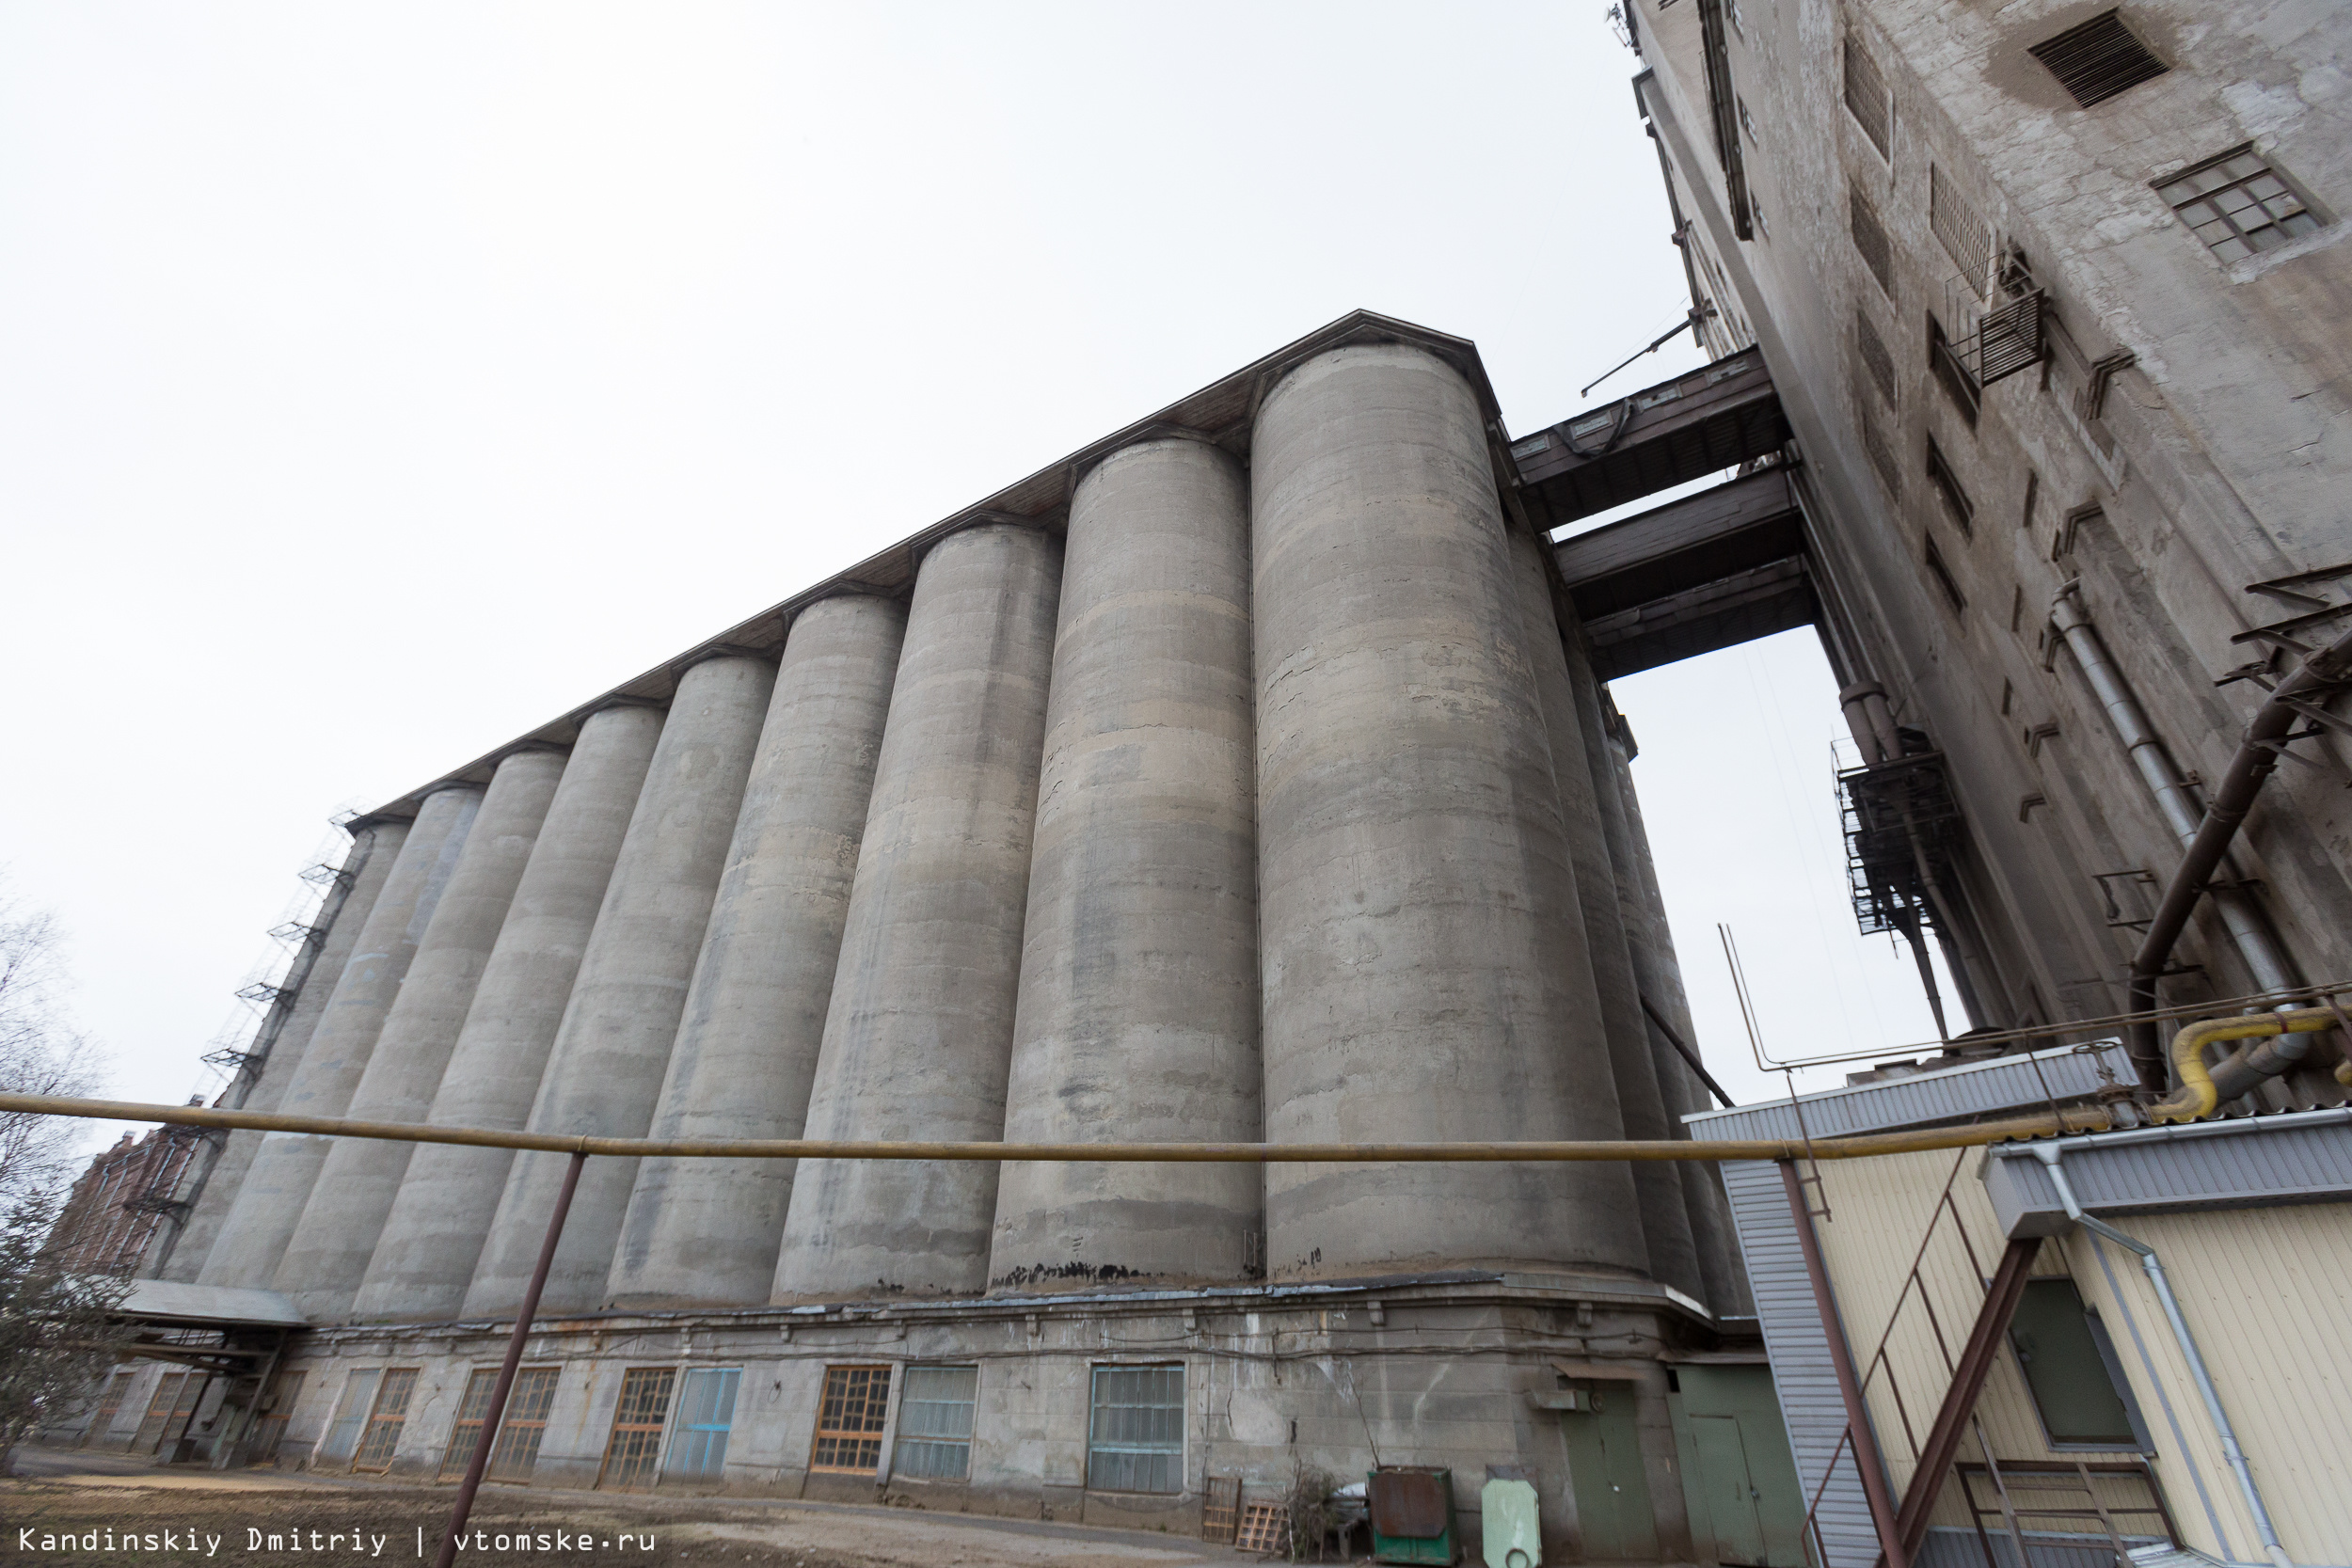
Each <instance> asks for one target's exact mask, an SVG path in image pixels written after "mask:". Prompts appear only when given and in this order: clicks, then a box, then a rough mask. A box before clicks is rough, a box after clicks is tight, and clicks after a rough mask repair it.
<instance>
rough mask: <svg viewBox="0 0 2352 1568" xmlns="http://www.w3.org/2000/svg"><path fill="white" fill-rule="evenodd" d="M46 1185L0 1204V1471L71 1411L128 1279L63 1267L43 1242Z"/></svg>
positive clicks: (99, 1357) (93, 1374)
mask: <svg viewBox="0 0 2352 1568" xmlns="http://www.w3.org/2000/svg"><path fill="white" fill-rule="evenodd" d="M56 1217H57V1200H56V1195H55V1194H54V1193H36V1194H33V1195H31V1196H25V1197H21V1198H19V1199H18V1200H17V1201H16V1203H15V1204H14V1206H13V1207H11V1208H9V1209H8V1210H7V1211H6V1212H0V1476H5V1475H7V1474H8V1467H9V1460H10V1458H11V1456H12V1455H13V1454H14V1452H15V1450H16V1446H17V1445H18V1444H19V1443H21V1442H23V1441H24V1439H26V1438H27V1437H30V1436H32V1435H33V1434H34V1433H37V1432H39V1431H40V1429H41V1428H43V1427H45V1426H50V1425H53V1424H55V1423H56V1422H58V1421H61V1420H63V1419H65V1418H67V1417H69V1416H71V1415H72V1414H73V1412H74V1410H75V1408H76V1407H77V1406H78V1405H79V1404H80V1403H81V1402H83V1401H85V1400H87V1398H88V1397H89V1393H90V1390H91V1388H92V1387H93V1386H95V1385H96V1384H97V1382H98V1380H99V1378H100V1377H101V1376H103V1374H104V1372H105V1370H106V1369H107V1367H108V1366H109V1365H110V1364H111V1363H112V1362H113V1361H114V1359H115V1353H116V1350H117V1347H119V1345H121V1344H122V1343H123V1342H124V1341H125V1340H126V1339H127V1338H128V1331H127V1330H125V1329H124V1328H122V1327H121V1326H120V1325H119V1324H117V1323H113V1322H112V1321H111V1315H112V1313H113V1312H114V1310H115V1308H116V1307H119V1306H120V1305H121V1302H122V1297H123V1295H124V1293H125V1292H126V1291H129V1290H130V1288H131V1287H130V1282H129V1281H128V1280H123V1279H115V1278H109V1277H106V1276H104V1275H82V1274H68V1273H66V1272H65V1271H63V1270H62V1269H60V1268H58V1267H57V1266H56V1260H55V1259H53V1258H51V1257H50V1256H49V1255H48V1254H47V1253H46V1252H45V1251H44V1250H43V1243H46V1242H47V1241H48V1239H49V1227H50V1226H51V1225H52V1224H53V1223H54V1222H55V1221H56Z"/></svg>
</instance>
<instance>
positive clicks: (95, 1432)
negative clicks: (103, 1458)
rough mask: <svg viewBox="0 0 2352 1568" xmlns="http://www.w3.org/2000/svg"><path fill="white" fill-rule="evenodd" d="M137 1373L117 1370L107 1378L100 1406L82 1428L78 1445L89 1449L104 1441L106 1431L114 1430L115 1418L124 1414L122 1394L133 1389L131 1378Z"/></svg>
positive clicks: (100, 1395) (100, 1394) (99, 1401)
mask: <svg viewBox="0 0 2352 1568" xmlns="http://www.w3.org/2000/svg"><path fill="white" fill-rule="evenodd" d="M136 1375H137V1374H136V1373H134V1372H117V1373H115V1374H114V1376H112V1377H110V1378H108V1379H107V1380H106V1386H105V1387H104V1388H103V1390H101V1392H100V1393H99V1396H98V1408H97V1409H96V1410H95V1411H93V1412H92V1413H91V1415H90V1418H89V1425H87V1426H86V1427H84V1428H83V1429H82V1440H81V1442H80V1443H79V1444H77V1445H75V1446H76V1447H78V1448H85V1449H87V1448H88V1447H89V1446H90V1445H91V1444H92V1443H97V1442H103V1440H104V1439H105V1436H106V1433H109V1432H112V1431H113V1430H114V1425H115V1418H116V1417H117V1416H119V1415H121V1414H122V1396H123V1395H125V1394H127V1393H129V1392H130V1391H131V1379H132V1378H133V1377H135V1376H136Z"/></svg>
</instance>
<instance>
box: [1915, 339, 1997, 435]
mask: <svg viewBox="0 0 2352 1568" xmlns="http://www.w3.org/2000/svg"><path fill="white" fill-rule="evenodd" d="M1928 364H1929V366H1930V367H1931V369H1933V370H1934V372H1935V379H1936V383H1937V384H1938V385H1939V386H1941V387H1942V388H1944V390H1945V392H1946V394H1947V395H1948V396H1949V397H1950V398H1951V400H1952V406H1953V407H1955V408H1957V409H1959V410H1960V417H1961V418H1962V419H1963V420H1967V421H1968V428H1969V429H1971V430H1974V429H1976V428H1977V411H1978V408H1979V404H1982V403H1983V401H1984V392H1983V390H1982V389H1981V388H1979V387H1978V385H1977V378H1976V377H1975V376H1973V375H1971V374H1969V373H1968V366H1967V364H1966V362H1965V361H1963V359H1962V358H1961V356H1960V351H1959V350H1957V349H1955V348H1954V347H1953V346H1952V342H1951V340H1950V339H1948V338H1947V337H1945V336H1944V325H1943V323H1941V322H1939V321H1937V320H1936V319H1935V318H1934V317H1933V316H1930V317H1929V318H1928Z"/></svg>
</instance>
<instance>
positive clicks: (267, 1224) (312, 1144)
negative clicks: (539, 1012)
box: [198, 785, 482, 1285]
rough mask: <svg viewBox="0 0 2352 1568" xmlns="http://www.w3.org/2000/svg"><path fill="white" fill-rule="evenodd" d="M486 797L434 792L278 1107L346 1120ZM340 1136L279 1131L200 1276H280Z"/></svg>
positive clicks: (269, 1138)
mask: <svg viewBox="0 0 2352 1568" xmlns="http://www.w3.org/2000/svg"><path fill="white" fill-rule="evenodd" d="M481 805H482V791H481V790H480V789H478V788H473V787H469V786H465V785H452V786H451V787H449V788H446V789H440V790H436V791H435V792H434V793H433V794H431V795H429V796H427V797H426V798H425V800H424V804H423V806H422V807H421V809H420V810H419V811H418V813H417V819H416V822H415V825H414V826H412V827H411V828H410V829H409V830H408V835H407V837H406V838H405V840H404V841H403V842H402V844H401V848H400V855H399V858H398V859H396V860H395V861H394V862H393V863H392V870H391V875H390V876H389V878H388V879H386V881H385V883H384V890H383V892H382V893H380V894H378V895H376V899H375V903H374V906H373V908H372V909H370V910H369V911H368V918H367V923H366V925H365V926H363V927H361V929H360V933H359V940H358V944H357V945H356V947H355V948H354V950H353V952H352V956H351V958H350V960H349V961H348V962H347V963H345V964H344V966H343V972H342V975H341V977H340V978H338V979H337V980H336V982H335V990H334V994H333V996H332V997H330V998H329V999H328V1001H327V1004H326V1011H325V1012H324V1013H322V1014H321V1015H320V1017H319V1022H318V1027H317V1029H316V1030H315V1031H313V1032H312V1034H311V1036H310V1048H309V1049H308V1050H307V1051H305V1052H304V1053H302V1059H301V1062H300V1063H299V1064H298V1065H297V1066H296V1067H295V1069H294V1078H293V1081H292V1082H291V1083H289V1084H288V1085H287V1086H286V1094H285V1098H284V1099H283V1100H281V1101H279V1102H278V1110H279V1111H281V1112H284V1113H285V1114H286V1115H288V1116H305V1117H340V1116H342V1114H343V1112H344V1111H345V1109H347V1108H348V1107H349V1105H350V1103H351V1094H352V1090H353V1089H355V1088H357V1087H358V1083H359V1075H360V1074H361V1073H362V1072H364V1071H366V1070H367V1065H368V1056H369V1053H371V1052H373V1050H374V1049H375V1039H376V1036H377V1035H378V1034H379V1033H380V1032H381V1031H382V1030H383V1027H384V1020H385V1017H386V1015H388V1014H389V1012H390V1011H391V1007H392V1002H393V999H394V998H395V997H397V996H398V995H399V994H400V982H401V978H402V976H404V975H405V974H407V973H408V964H409V961H410V960H411V959H412V958H415V957H416V953H417V943H418V942H421V940H422V939H423V936H424V930H425V927H426V926H427V925H428V924H429V923H430V922H431V921H432V919H433V910H434V907H435V906H436V905H437V903H439V901H440V897H441V890H442V889H443V888H444V887H446V886H447V885H448V884H449V879H450V874H451V872H453V870H455V869H456V864H457V856H458V853H459V851H461V850H462V849H463V848H464V847H465V844H466V834H467V832H468V831H469V829H470V828H471V827H472V826H473V819H474V813H475V812H476V811H477V810H479V809H480V807H481ZM333 1141H334V1140H332V1139H330V1138H319V1137H311V1136H308V1135H306V1134H303V1133H297V1132H271V1133H268V1134H265V1135H264V1136H263V1138H262V1147H261V1149H260V1151H259V1152H258V1153H256V1154H255V1156H254V1159H253V1168H252V1169H251V1170H249V1171H247V1172H246V1179H245V1181H244V1182H243V1184H242V1185H240V1187H239V1188H238V1190H237V1201H236V1204H235V1206H234V1207H233V1208H231V1210H230V1214H229V1218H228V1220H227V1221H225V1222H224V1223H223V1225H222V1227H221V1234H220V1239H219V1240H218V1241H217V1242H215V1243H214V1246H213V1250H212V1252H211V1254H210V1256H208V1257H207V1258H206V1259H205V1260H204V1268H203V1270H202V1272H201V1273H200V1274H199V1276H198V1277H199V1280H200V1281H201V1282H202V1283H204V1284H207V1285H251V1284H253V1283H254V1282H256V1281H257V1280H263V1279H268V1278H270V1277H272V1276H273V1275H275V1274H276V1273H277V1270H278V1259H280V1258H281V1257H282V1256H284V1254H285V1250H286V1243H287V1242H288V1241H289V1240H291V1239H292V1238H293V1236H294V1226H295V1225H296V1224H297V1223H299V1222H300V1220H301V1218H302V1208H303V1205H304V1204H306V1203H308V1202H309V1201H310V1186H311V1183H312V1182H314V1181H316V1180H318V1173H319V1167H320V1166H321V1165H323V1164H326V1151H327V1148H328V1147H329V1146H330V1145H331V1144H332V1143H333Z"/></svg>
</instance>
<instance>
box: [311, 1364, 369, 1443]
mask: <svg viewBox="0 0 2352 1568" xmlns="http://www.w3.org/2000/svg"><path fill="white" fill-rule="evenodd" d="M383 1375H384V1369H383V1368H381V1367H361V1368H359V1369H358V1370H356V1371H354V1372H353V1373H352V1374H351V1375H350V1376H349V1377H346V1378H345V1379H343V1397H342V1400H340V1401H339V1402H337V1403H336V1405H335V1418H334V1419H333V1420H332V1421H329V1422H328V1423H327V1426H326V1436H325V1437H323V1438H321V1439H320V1440H319V1452H318V1456H319V1458H321V1459H322V1460H348V1459H349V1458H350V1457H351V1451H352V1450H353V1449H356V1448H358V1446H359V1429H360V1428H361V1427H363V1426H365V1425H367V1424H368V1411H369V1409H370V1408H371V1407H373V1405H374V1403H375V1385H376V1380H377V1379H379V1378H381V1377H382V1376H383Z"/></svg>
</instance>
